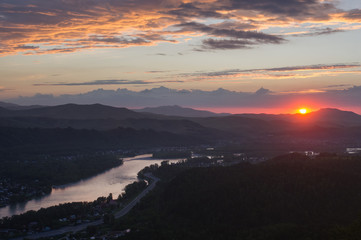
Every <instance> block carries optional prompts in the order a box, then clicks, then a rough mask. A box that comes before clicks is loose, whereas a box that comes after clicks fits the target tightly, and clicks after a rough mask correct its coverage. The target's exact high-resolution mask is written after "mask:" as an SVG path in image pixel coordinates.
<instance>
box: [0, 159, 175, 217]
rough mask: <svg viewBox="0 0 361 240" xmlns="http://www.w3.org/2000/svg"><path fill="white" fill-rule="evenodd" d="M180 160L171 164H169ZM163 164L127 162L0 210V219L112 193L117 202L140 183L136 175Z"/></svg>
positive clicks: (129, 160) (145, 161)
mask: <svg viewBox="0 0 361 240" xmlns="http://www.w3.org/2000/svg"><path fill="white" fill-rule="evenodd" d="M179 160H180V159H178V160H171V161H170V162H177V161H179ZM162 161H164V159H153V158H151V154H145V155H138V156H136V157H131V158H124V163H123V164H122V165H121V166H119V167H115V168H112V169H110V170H108V171H106V172H103V173H101V174H98V175H96V176H94V177H91V178H88V179H85V180H81V181H79V182H76V183H72V184H68V185H64V186H61V187H56V188H53V189H52V191H51V193H50V194H49V195H46V196H44V197H41V198H38V199H33V200H30V201H27V202H23V203H17V204H13V205H9V206H6V207H3V208H0V218H2V217H6V216H12V215H15V214H21V213H24V212H27V211H29V210H35V211H36V210H39V209H40V208H47V207H50V206H55V205H58V204H61V203H67V202H82V201H94V200H96V199H97V198H98V197H100V196H105V197H106V196H108V195H109V193H112V194H113V197H114V198H117V197H118V195H119V194H120V193H122V192H123V190H124V187H125V186H126V185H128V184H130V183H132V182H134V181H137V173H138V172H139V171H140V170H142V169H143V168H144V167H146V166H149V165H151V164H155V163H157V164H160V163H161V162H162Z"/></svg>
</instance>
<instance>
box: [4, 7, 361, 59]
mask: <svg viewBox="0 0 361 240" xmlns="http://www.w3.org/2000/svg"><path fill="white" fill-rule="evenodd" d="M360 15H361V13H360V10H359V9H355V10H351V11H348V12H345V11H342V10H340V9H337V8H336V7H335V6H334V5H332V4H330V3H327V2H324V1H302V0H293V1H288V2H286V3H285V2H284V1H280V0H274V1H272V2H270V1H268V0H261V1H257V2H254V1H251V0H245V1H242V2H240V1H236V0H227V1H217V0H201V1H181V0H172V1H164V0H128V1H112V0H103V1H91V0H83V1H76V0H52V1H47V0H28V1H26V4H24V1H21V0H2V2H1V3H0V42H1V43H0V55H9V54H16V53H22V54H49V53H66V52H75V51H81V50H84V49H96V48H124V47H131V46H153V45H156V44H158V43H160V42H171V43H179V42H180V41H179V39H180V38H189V37H191V38H192V37H196V36H208V37H211V38H210V39H208V40H207V41H203V43H202V44H201V47H200V48H198V50H199V49H203V50H207V49H233V48H245V47H246V48H248V47H252V46H253V45H256V44H264V43H273V44H274V43H282V42H283V41H284V39H283V38H282V37H280V36H278V34H276V33H275V34H270V33H267V34H266V33H263V32H260V31H261V30H262V29H269V28H272V27H275V26H280V27H284V28H285V29H286V32H287V31H289V30H287V28H292V27H294V25H295V24H302V23H320V24H322V23H324V24H326V25H327V24H329V23H331V22H338V23H337V24H340V23H342V24H343V25H342V24H341V25H342V26H341V27H343V29H350V28H353V29H357V28H360V26H361V24H359V25H352V27H351V26H349V25H348V24H350V23H359V20H360ZM210 18H212V19H218V20H219V21H220V23H218V24H209V25H207V24H206V22H207V19H210ZM200 22H203V23H202V24H200ZM195 23H196V24H198V25H195ZM189 24H193V25H189ZM335 28H336V27H335ZM337 29H338V28H337ZM256 30H257V31H258V32H254V31H256ZM333 30H335V29H334V28H332V29H330V30H329V31H328V32H329V33H332V32H333ZM307 31H308V29H306V33H307ZM310 32H311V33H312V29H311V30H310Z"/></svg>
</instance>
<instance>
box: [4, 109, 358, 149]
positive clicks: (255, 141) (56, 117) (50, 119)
mask: <svg viewBox="0 0 361 240" xmlns="http://www.w3.org/2000/svg"><path fill="white" fill-rule="evenodd" d="M2 106H3V107H0V127H3V128H8V127H13V128H48V129H49V128H53V129H55V128H73V129H79V130H80V129H88V130H96V131H111V130H114V129H117V128H131V129H134V130H136V131H143V130H151V131H154V132H157V133H161V132H163V133H171V134H173V135H171V136H172V138H173V139H175V138H177V136H179V138H180V139H190V138H192V137H194V138H197V139H198V141H197V142H199V143H200V142H202V141H203V142H209V141H213V142H229V143H237V144H241V145H242V146H245V147H246V146H247V147H252V148H254V149H256V148H257V147H258V148H259V147H260V146H262V147H263V148H265V147H267V148H272V147H280V146H284V147H285V148H292V149H293V148H295V147H297V146H303V147H304V148H306V147H307V146H309V147H308V148H310V147H312V146H313V145H315V144H316V145H319V146H325V147H331V146H339V147H340V148H344V147H347V146H351V147H352V146H354V147H355V146H357V147H358V146H359V145H361V116H360V115H358V114H356V113H353V112H348V111H341V110H338V109H330V108H328V109H321V110H319V111H316V112H312V113H309V114H306V115H301V114H280V115H275V114H237V115H226V114H225V115H219V114H215V113H212V112H208V111H199V110H194V109H190V108H182V107H180V106H163V107H159V108H145V109H141V110H137V111H132V110H129V109H127V108H116V107H110V106H105V105H101V104H92V105H77V104H65V105H59V106H54V107H38V108H25V109H24V108H21V107H20V108H17V109H18V110H14V107H16V106H12V105H10V106H9V105H8V106H7V108H4V106H5V107H6V105H4V104H2ZM169 136H170V135H169ZM184 136H187V137H190V138H185V137H184ZM173 142H175V141H173ZM290 145H292V146H290ZM287 146H288V147H287Z"/></svg>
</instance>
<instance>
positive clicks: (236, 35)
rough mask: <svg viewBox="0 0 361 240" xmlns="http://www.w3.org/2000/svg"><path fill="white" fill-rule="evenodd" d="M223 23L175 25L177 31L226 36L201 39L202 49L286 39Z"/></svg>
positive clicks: (249, 44) (246, 45)
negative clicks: (228, 27)
mask: <svg viewBox="0 0 361 240" xmlns="http://www.w3.org/2000/svg"><path fill="white" fill-rule="evenodd" d="M220 26H222V27H224V26H227V24H224V25H205V24H202V23H197V22H187V23H182V24H178V25H176V26H175V27H179V28H180V30H179V31H178V32H199V33H204V34H206V35H208V36H214V37H222V38H224V37H227V38H228V39H214V38H209V39H206V40H203V41H202V43H203V45H202V48H203V49H237V48H249V47H250V46H252V45H255V44H264V43H272V44H279V43H282V42H285V41H286V40H285V39H283V38H281V37H279V36H276V35H271V34H265V33H261V32H257V31H244V30H238V29H226V28H220Z"/></svg>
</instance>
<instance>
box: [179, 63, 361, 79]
mask: <svg viewBox="0 0 361 240" xmlns="http://www.w3.org/2000/svg"><path fill="white" fill-rule="evenodd" d="M353 68H361V64H333V65H324V64H316V65H304V66H290V67H279V68H263V69H229V70H224V71H216V72H201V73H190V74H185V75H187V76H189V75H190V76H206V77H223V76H241V75H244V76H249V75H250V74H252V75H253V76H254V75H255V74H259V75H261V76H264V77H273V78H277V77H287V78H289V77H297V73H294V72H310V73H309V74H315V72H327V73H328V72H333V71H334V70H339V69H353ZM279 73H282V74H279ZM299 76H301V75H299Z"/></svg>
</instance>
